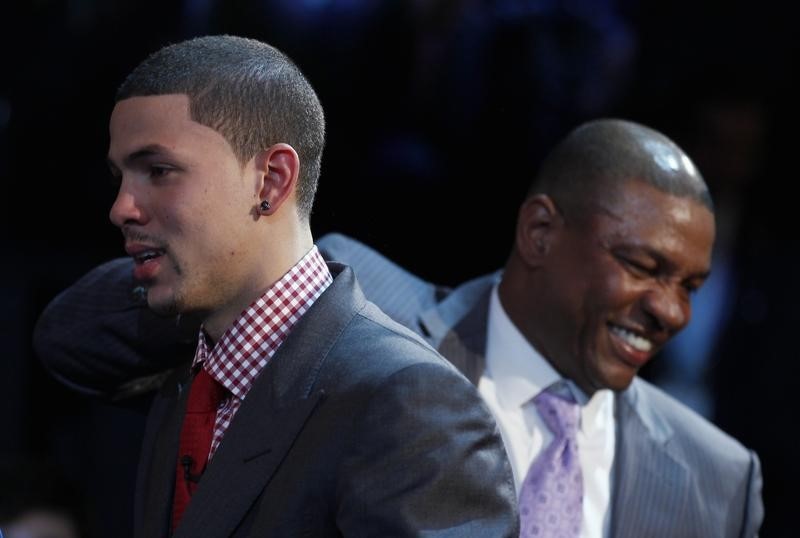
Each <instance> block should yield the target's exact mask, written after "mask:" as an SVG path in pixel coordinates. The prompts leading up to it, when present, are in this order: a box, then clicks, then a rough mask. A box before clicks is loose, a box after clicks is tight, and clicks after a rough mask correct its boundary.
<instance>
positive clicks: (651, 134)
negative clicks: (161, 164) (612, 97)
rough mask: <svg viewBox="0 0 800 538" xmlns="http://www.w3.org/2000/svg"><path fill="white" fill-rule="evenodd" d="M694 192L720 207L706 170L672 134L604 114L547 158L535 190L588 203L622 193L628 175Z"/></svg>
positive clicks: (681, 193)
mask: <svg viewBox="0 0 800 538" xmlns="http://www.w3.org/2000/svg"><path fill="white" fill-rule="evenodd" d="M633 180H635V181H642V182H644V183H647V184H649V185H651V186H653V187H655V188H656V189H658V190H660V191H661V192H664V193H666V194H671V195H674V196H678V197H682V198H689V199H691V200H694V201H695V202H698V203H700V204H702V205H704V206H705V207H707V208H708V209H709V210H710V211H714V204H713V202H712V200H711V195H710V194H709V191H708V186H707V185H706V183H705V181H704V180H703V177H702V176H701V175H700V172H699V171H698V170H697V169H696V168H695V166H694V164H693V163H692V161H691V160H690V159H689V157H688V156H687V155H686V154H685V153H684V152H683V150H682V149H681V148H680V147H678V145H677V144H675V143H674V142H673V141H672V140H670V139H669V138H667V137H666V136H665V135H663V134H662V133H660V132H658V131H656V130H654V129H651V128H649V127H645V126H644V125H641V124H638V123H634V122H631V121H626V120H620V119H599V120H594V121H590V122H588V123H585V124H583V125H581V126H579V127H577V128H576V129H574V130H573V131H571V132H570V133H569V134H568V135H567V136H566V137H565V138H564V140H563V141H562V142H560V143H559V144H558V145H557V146H556V147H555V148H554V149H553V151H552V152H550V154H549V155H548V156H547V157H546V158H545V160H544V162H543V163H542V166H541V168H540V171H539V173H538V175H537V176H536V178H535V180H534V182H533V184H532V185H531V189H530V191H529V195H532V194H538V193H543V194H548V195H550V196H552V197H553V198H554V199H555V200H557V201H558V202H560V205H562V206H572V207H574V208H577V207H586V205H587V204H591V202H592V200H593V199H597V197H602V196H617V195H620V190H619V187H620V186H622V185H623V184H624V183H625V182H627V181H633Z"/></svg>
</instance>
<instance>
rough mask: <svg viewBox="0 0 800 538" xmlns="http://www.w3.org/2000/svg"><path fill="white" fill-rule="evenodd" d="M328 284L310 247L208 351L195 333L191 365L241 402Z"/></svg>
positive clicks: (324, 269) (325, 269)
mask: <svg viewBox="0 0 800 538" xmlns="http://www.w3.org/2000/svg"><path fill="white" fill-rule="evenodd" d="M332 282H333V277H332V276H331V273H330V270H329V269H328V266H327V264H326V263H325V260H323V258H322V256H321V255H320V253H319V250H317V247H316V246H314V247H312V248H311V250H309V251H308V253H307V254H306V255H305V256H303V258H302V259H301V260H300V261H299V262H297V263H296V264H295V265H294V267H292V268H291V269H290V270H289V271H288V272H287V273H286V274H285V275H284V276H283V277H281V278H280V280H278V281H277V282H275V284H273V285H272V286H271V287H270V288H269V289H268V290H267V291H266V292H264V294H262V295H261V296H260V297H258V298H257V299H256V300H255V301H253V302H252V303H251V304H250V306H248V307H247V308H246V309H245V310H244V311H243V312H242V313H241V315H240V316H239V317H238V318H237V319H236V320H235V321H234V322H233V324H232V325H231V326H230V327H229V328H228V330H227V331H225V333H224V334H223V335H222V336H221V337H220V339H219V340H218V341H217V343H216V344H215V345H214V346H213V347H211V348H209V345H208V341H207V339H206V337H205V333H204V331H203V330H202V328H201V330H200V334H199V336H198V345H197V351H196V352H195V358H194V361H193V362H192V366H193V367H196V366H197V365H198V364H200V363H201V362H202V363H203V368H205V369H206V370H207V371H208V373H209V374H211V377H213V378H214V379H216V380H217V381H218V382H219V383H221V384H222V385H223V386H224V387H225V388H227V389H228V390H229V391H230V392H231V394H233V396H235V397H236V398H240V399H243V398H244V397H245V395H247V392H248V391H249V390H250V387H251V386H252V384H253V381H254V380H255V378H256V377H257V376H258V374H259V373H260V372H261V370H262V369H263V368H264V366H266V364H267V362H268V361H269V359H270V358H271V357H272V355H274V354H275V352H276V351H277V350H278V348H279V347H280V345H281V344H282V343H283V341H284V340H285V339H286V337H287V336H288V335H289V332H290V331H291V329H292V327H294V325H295V323H297V321H298V320H299V319H300V318H301V317H302V315H303V314H304V313H305V312H306V311H307V310H308V309H309V308H310V307H311V305H312V304H313V303H314V301H316V299H317V298H318V297H319V296H320V295H321V294H322V292H323V291H325V289H326V288H327V287H328V286H329V285H330V284H331V283H332Z"/></svg>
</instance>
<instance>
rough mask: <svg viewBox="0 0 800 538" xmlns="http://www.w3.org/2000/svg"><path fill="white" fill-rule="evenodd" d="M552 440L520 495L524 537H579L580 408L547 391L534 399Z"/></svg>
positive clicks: (580, 482)
mask: <svg viewBox="0 0 800 538" xmlns="http://www.w3.org/2000/svg"><path fill="white" fill-rule="evenodd" d="M533 403H534V404H535V405H536V409H537V410H538V411H539V415H541V417H542V420H543V421H544V423H545V424H547V427H548V428H550V431H552V432H553V436H554V437H553V441H552V442H551V443H550V444H549V445H548V446H547V447H546V448H545V449H544V450H542V451H541V452H540V453H539V456H538V457H537V458H536V459H535V460H534V462H533V463H532V464H531V467H530V469H529V470H528V474H527V476H526V477H525V481H524V482H523V483H522V490H521V491H520V494H519V513H520V520H521V530H520V536H521V537H523V538H550V537H558V538H561V537H564V538H567V537H569V538H572V537H577V536H579V535H580V532H581V519H582V517H583V507H582V505H583V477H582V476H581V467H580V461H579V460H578V445H577V440H576V434H577V432H578V418H579V414H580V408H579V407H578V404H577V403H575V400H573V399H572V398H571V397H570V398H569V399H565V398H564V397H562V396H560V395H557V394H553V393H552V392H550V391H548V390H545V391H542V392H541V393H539V395H538V396H536V397H535V398H534V399H533Z"/></svg>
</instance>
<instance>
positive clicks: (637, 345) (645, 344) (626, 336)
mask: <svg viewBox="0 0 800 538" xmlns="http://www.w3.org/2000/svg"><path fill="white" fill-rule="evenodd" d="M611 332H613V333H614V334H616V335H617V336H619V337H620V338H622V339H623V340H625V342H627V343H628V344H629V345H630V346H631V347H632V348H633V349H635V350H637V351H645V352H647V351H650V350H651V349H653V343H652V342H651V341H650V340H648V339H646V338H642V337H641V336H638V335H636V334H634V333H632V332H631V331H629V330H627V329H623V328H622V327H618V326H616V325H611Z"/></svg>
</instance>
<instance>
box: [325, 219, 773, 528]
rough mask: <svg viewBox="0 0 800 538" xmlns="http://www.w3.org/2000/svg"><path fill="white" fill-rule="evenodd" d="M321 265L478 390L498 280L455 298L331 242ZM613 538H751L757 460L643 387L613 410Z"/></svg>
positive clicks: (346, 244)
mask: <svg viewBox="0 0 800 538" xmlns="http://www.w3.org/2000/svg"><path fill="white" fill-rule="evenodd" d="M318 244H319V246H320V249H321V250H322V251H323V252H324V253H325V255H326V257H328V258H329V259H333V260H338V261H344V262H346V263H348V264H349V265H350V266H351V267H353V269H354V271H355V272H356V274H357V275H358V277H359V282H361V284H362V286H363V289H364V292H365V294H366V295H367V296H368V297H369V298H370V300H372V301H373V302H375V303H376V304H378V306H380V307H381V308H382V309H383V310H384V311H385V312H386V313H387V314H389V315H390V316H392V317H394V318H395V319H398V320H399V321H401V322H402V323H403V324H405V325H406V326H408V327H409V328H411V329H413V330H414V331H416V332H417V333H419V334H420V335H422V336H423V337H424V338H425V339H426V340H427V341H428V342H429V343H430V344H431V345H433V346H434V347H436V348H437V349H438V350H439V352H440V353H442V355H444V356H445V357H446V358H447V359H448V360H450V362H452V363H453V364H454V365H455V366H456V367H457V368H458V369H459V370H461V372H462V373H464V375H466V376H467V378H469V379H470V381H472V382H473V383H475V384H477V382H478V380H479V378H480V376H481V374H482V373H483V370H484V367H485V356H484V353H485V347H486V323H487V316H488V305H489V297H490V291H491V289H492V286H493V285H494V284H495V283H496V282H498V281H499V279H500V274H499V273H495V274H493V275H488V276H485V277H481V278H478V279H476V280H473V281H470V282H468V283H466V284H464V285H462V286H460V287H458V288H457V289H455V290H453V291H448V290H447V289H444V288H440V287H436V286H434V285H432V284H430V283H427V282H425V281H422V280H420V279H418V278H417V277H415V276H413V275H410V274H409V273H407V272H406V271H404V270H403V269H401V268H400V267H398V266H397V265H395V264H394V263H392V262H391V261H389V260H387V259H386V258H384V257H383V256H381V255H380V254H378V253H377V252H375V251H374V250H372V249H370V248H369V247H367V246H365V245H363V244H361V243H359V242H357V241H354V240H353V239H350V238H348V237H346V236H343V235H339V234H331V235H328V236H325V237H323V238H322V239H321V240H320V241H319V243H318ZM615 408H616V420H617V425H618V426H617V432H618V439H617V449H616V455H615V463H614V480H613V483H614V491H613V494H612V514H611V534H612V536H621V537H629V536H630V537H638V536H647V537H659V536H665V537H667V536H670V537H695V536H696V537H698V538H701V537H702V538H709V537H715V536H720V537H722V536H724V537H734V536H736V537H740V536H741V537H750V536H755V535H756V534H757V533H758V529H759V527H760V525H761V521H762V519H763V515H764V509H763V505H762V502H761V471H760V465H759V461H758V457H757V456H756V454H755V453H754V452H752V451H749V450H747V449H745V448H744V447H743V446H742V445H741V444H739V443H738V442H737V441H736V440H734V439H733V438H731V437H729V436H728V435H726V434H725V433H723V432H722V431H720V430H719V429H717V428H716V427H715V426H713V425H712V424H710V423H709V422H707V421H706V420H705V419H703V418H702V417H700V416H699V415H697V414H696V413H694V412H693V411H691V410H690V409H688V408H687V407H685V406H684V405H682V404H680V403H679V402H677V401H676V400H674V399H673V398H671V397H670V396H668V395H666V394H665V393H663V392H662V391H661V390H659V389H658V388H656V387H654V386H652V385H651V384H649V383H647V382H646V381H644V380H642V379H638V378H637V379H635V380H634V382H633V384H632V385H631V386H630V388H628V390H626V391H624V392H622V393H619V394H618V395H617V397H616V402H615Z"/></svg>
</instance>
